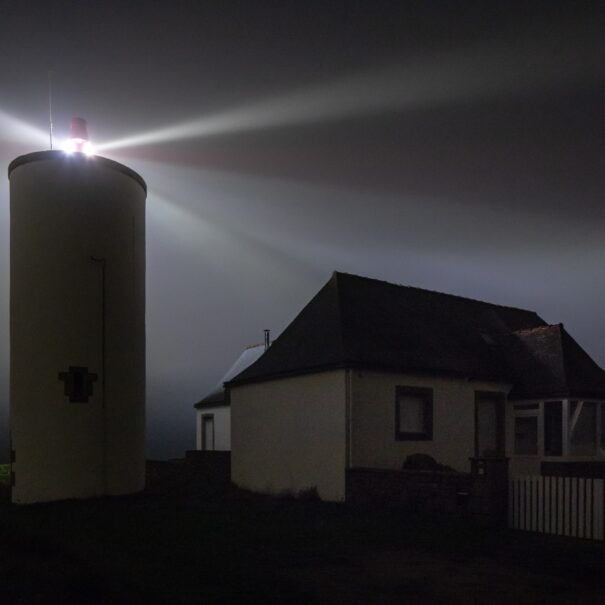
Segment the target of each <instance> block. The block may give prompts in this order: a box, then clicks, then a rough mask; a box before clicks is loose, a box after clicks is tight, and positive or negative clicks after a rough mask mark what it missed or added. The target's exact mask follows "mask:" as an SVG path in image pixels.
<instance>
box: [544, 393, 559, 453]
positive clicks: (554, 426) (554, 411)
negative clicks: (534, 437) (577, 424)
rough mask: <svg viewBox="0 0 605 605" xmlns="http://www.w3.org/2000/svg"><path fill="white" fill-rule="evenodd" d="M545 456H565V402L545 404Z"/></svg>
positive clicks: (548, 402)
mask: <svg viewBox="0 0 605 605" xmlns="http://www.w3.org/2000/svg"><path fill="white" fill-rule="evenodd" d="M544 455H545V456H562V455H563V402H562V401H546V402H545V403H544Z"/></svg>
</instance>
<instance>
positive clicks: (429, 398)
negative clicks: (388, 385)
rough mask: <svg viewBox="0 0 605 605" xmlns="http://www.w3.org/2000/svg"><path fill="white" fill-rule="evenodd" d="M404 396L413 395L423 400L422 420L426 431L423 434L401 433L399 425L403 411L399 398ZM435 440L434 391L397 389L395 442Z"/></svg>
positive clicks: (412, 388)
mask: <svg viewBox="0 0 605 605" xmlns="http://www.w3.org/2000/svg"><path fill="white" fill-rule="evenodd" d="M402 395H413V396H415V397H420V398H421V399H422V416H423V418H422V420H423V425H424V430H423V431H421V432H412V431H401V430H399V423H400V420H401V411H400V403H399V398H400V397H401V396H402ZM432 440H433V389H431V388H428V387H410V386H397V387H395V441H432Z"/></svg>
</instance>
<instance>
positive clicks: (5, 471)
mask: <svg viewBox="0 0 605 605" xmlns="http://www.w3.org/2000/svg"><path fill="white" fill-rule="evenodd" d="M10 482H11V467H10V464H0V488H3V487H10Z"/></svg>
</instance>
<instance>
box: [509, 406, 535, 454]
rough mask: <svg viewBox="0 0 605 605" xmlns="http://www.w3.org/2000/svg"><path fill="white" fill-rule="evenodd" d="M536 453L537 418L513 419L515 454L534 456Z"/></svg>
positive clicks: (519, 417) (521, 417)
mask: <svg viewBox="0 0 605 605" xmlns="http://www.w3.org/2000/svg"><path fill="white" fill-rule="evenodd" d="M537 453H538V416H517V417H516V418H515V454H517V455H518V456H535V455H536V454H537Z"/></svg>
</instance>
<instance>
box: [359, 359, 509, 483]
mask: <svg viewBox="0 0 605 605" xmlns="http://www.w3.org/2000/svg"><path fill="white" fill-rule="evenodd" d="M350 381H351V382H350V393H351V404H350V405H351V409H350V414H349V416H350V417H349V422H350V428H349V430H350V432H351V447H350V452H349V464H348V466H349V467H350V468H381V469H400V468H401V467H402V464H403V462H404V461H405V459H406V457H407V456H409V455H411V454H416V453H422V454H428V455H430V456H432V457H433V458H435V460H437V462H439V463H441V464H445V465H447V466H451V467H453V468H454V469H455V470H457V471H460V472H468V471H469V470H470V463H469V458H470V457H471V456H473V455H474V447H475V393H476V391H495V392H499V393H504V394H507V393H508V391H509V390H510V385H507V384H498V383H492V382H483V381H481V382H480V381H474V380H464V379H452V378H436V377H431V376H422V375H410V374H390V373H377V372H357V371H351V372H350ZM398 386H410V387H424V388H431V389H433V438H432V440H430V441H397V440H396V439H395V391H396V388H397V387H398Z"/></svg>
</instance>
